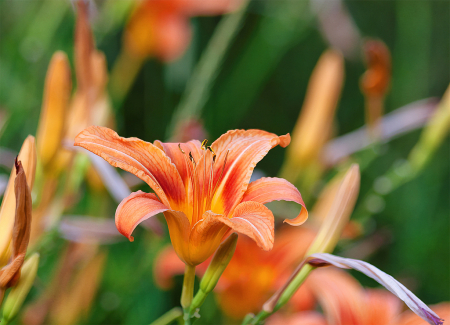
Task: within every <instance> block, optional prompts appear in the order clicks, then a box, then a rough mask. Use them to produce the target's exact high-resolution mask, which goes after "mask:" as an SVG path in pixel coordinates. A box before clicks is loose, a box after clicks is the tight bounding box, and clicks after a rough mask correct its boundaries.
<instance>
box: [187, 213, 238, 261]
mask: <svg viewBox="0 0 450 325" xmlns="http://www.w3.org/2000/svg"><path fill="white" fill-rule="evenodd" d="M226 221H228V218H225V217H224V216H222V215H220V214H215V213H213V212H211V211H206V212H205V213H204V214H203V217H202V219H201V220H200V221H198V222H197V223H196V224H195V225H194V226H193V227H192V230H191V234H190V236H189V256H190V263H191V265H197V264H200V263H202V262H204V261H205V260H206V259H207V258H208V257H210V256H211V255H212V254H213V253H214V252H215V251H216V249H217V247H219V245H220V242H221V241H222V239H223V237H224V235H225V234H226V233H227V231H228V230H229V227H227V225H226Z"/></svg>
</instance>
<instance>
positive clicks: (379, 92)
mask: <svg viewBox="0 0 450 325" xmlns="http://www.w3.org/2000/svg"><path fill="white" fill-rule="evenodd" d="M364 54H365V57H366V61H367V71H366V72H365V73H364V75H363V76H362V77H361V91H362V92H363V94H364V96H365V102H366V103H365V107H366V123H367V125H368V127H369V132H370V133H371V134H372V136H379V132H380V130H378V129H377V128H378V127H379V126H378V124H379V120H380V119H381V117H382V116H383V112H384V97H385V95H386V92H387V91H388V89H389V84H390V81H391V54H390V53H389V49H388V48H387V47H386V45H385V44H384V43H383V42H382V41H377V40H369V41H367V42H366V43H365V44H364Z"/></svg>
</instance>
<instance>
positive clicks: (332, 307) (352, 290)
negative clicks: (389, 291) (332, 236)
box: [307, 269, 381, 325]
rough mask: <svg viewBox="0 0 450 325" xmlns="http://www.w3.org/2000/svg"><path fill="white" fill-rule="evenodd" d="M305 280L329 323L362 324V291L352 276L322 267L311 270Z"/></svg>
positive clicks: (363, 314)
mask: <svg viewBox="0 0 450 325" xmlns="http://www.w3.org/2000/svg"><path fill="white" fill-rule="evenodd" d="M307 281H309V283H308V284H309V287H310V288H311V289H312V291H313V294H314V295H315V296H316V298H317V299H318V300H319V302H320V305H321V307H322V309H323V310H324V314H325V315H326V318H327V321H328V322H329V323H330V324H342V325H344V324H345V325H359V324H364V316H365V313H364V312H365V310H364V306H365V305H364V291H363V288H362V287H361V285H360V284H359V283H358V281H356V280H355V279H354V278H353V277H352V276H350V275H349V274H346V273H345V272H342V271H340V270H334V269H323V270H316V271H314V272H312V273H311V275H310V276H309V277H308V280H307ZM380 324H381V323H380Z"/></svg>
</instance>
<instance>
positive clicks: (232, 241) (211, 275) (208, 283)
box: [200, 233, 238, 293]
mask: <svg viewBox="0 0 450 325" xmlns="http://www.w3.org/2000/svg"><path fill="white" fill-rule="evenodd" d="M237 239H238V235H237V234H236V233H233V234H231V235H230V236H229V237H228V238H227V240H225V241H224V242H223V243H222V244H221V245H220V246H219V248H218V249H217V251H216V253H215V254H214V256H213V259H212V261H211V263H210V264H209V266H208V269H207V270H206V272H205V275H204V276H203V278H202V281H201V282H200V289H201V290H203V291H204V292H205V293H210V292H211V291H212V290H213V289H214V287H215V286H216V284H217V281H219V278H220V276H221V275H222V273H223V271H225V268H226V267H227V265H228V263H229V262H230V260H231V258H232V257H233V254H234V251H235V249H236V243H237Z"/></svg>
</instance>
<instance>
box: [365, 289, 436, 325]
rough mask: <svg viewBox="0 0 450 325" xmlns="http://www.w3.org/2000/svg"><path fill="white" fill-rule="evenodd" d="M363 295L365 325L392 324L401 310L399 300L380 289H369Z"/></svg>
mask: <svg viewBox="0 0 450 325" xmlns="http://www.w3.org/2000/svg"><path fill="white" fill-rule="evenodd" d="M365 293H366V294H365V307H366V308H365V318H366V321H365V325H378V324H393V323H394V320H395V319H397V316H398V314H399V313H400V311H401V310H402V308H401V307H402V304H401V301H400V299H398V298H397V297H396V296H394V295H393V294H392V293H390V292H387V291H385V290H381V289H370V290H367V291H366V292H365ZM441 316H442V315H441ZM417 318H419V317H417ZM419 319H420V318H419Z"/></svg>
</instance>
